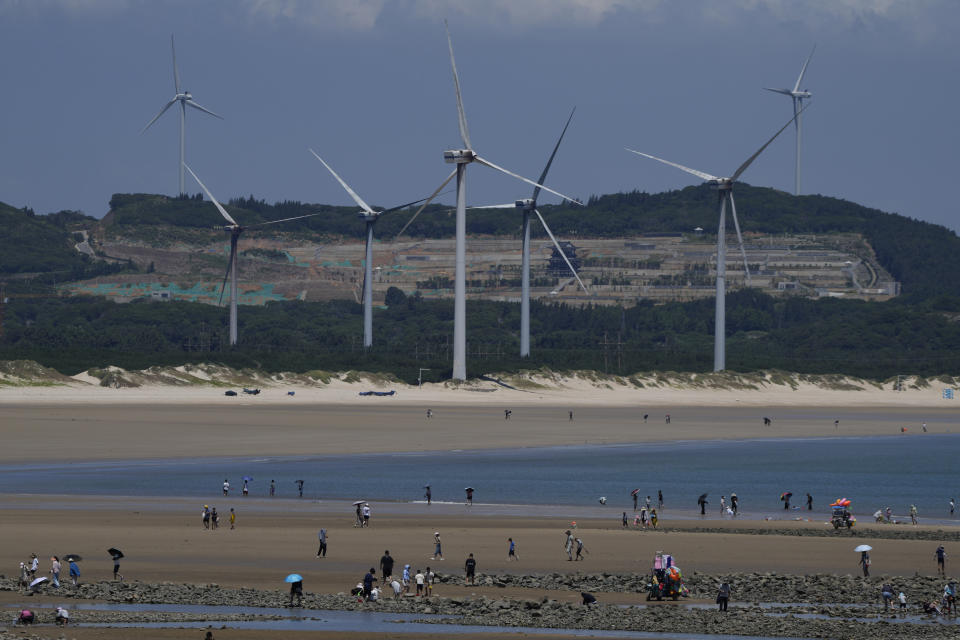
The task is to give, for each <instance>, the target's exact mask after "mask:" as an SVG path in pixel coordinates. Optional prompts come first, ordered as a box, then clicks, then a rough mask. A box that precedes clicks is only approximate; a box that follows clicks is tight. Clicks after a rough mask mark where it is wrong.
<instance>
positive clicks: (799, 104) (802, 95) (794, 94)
mask: <svg viewBox="0 0 960 640" xmlns="http://www.w3.org/2000/svg"><path fill="white" fill-rule="evenodd" d="M816 50H817V45H813V50H811V51H810V55H809V56H807V61H806V62H804V63H803V68H801V69H800V75H799V76H797V82H796V84H794V85H793V89H771V88H769V87H765V89H766V90H767V91H773V92H774V93H782V94H783V95H785V96H790V98H791V99H792V100H793V115H794V123H795V124H796V127H797V170H796V177H795V179H794V190H793V194H794V195H796V196H798V195H800V112H801V111H803V101H804V100H807V99H809V98H812V97H813V94H811V93H810V92H809V91H807V90H806V89H800V83H801V82H803V76H804V74H805V73H806V72H807V65H808V64H810V59H811V58H812V57H813V52H814V51H816Z"/></svg>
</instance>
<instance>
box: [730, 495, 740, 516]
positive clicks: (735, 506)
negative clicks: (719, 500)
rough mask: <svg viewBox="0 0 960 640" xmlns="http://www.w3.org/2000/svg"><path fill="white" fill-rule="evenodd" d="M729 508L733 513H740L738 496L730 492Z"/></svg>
mask: <svg viewBox="0 0 960 640" xmlns="http://www.w3.org/2000/svg"><path fill="white" fill-rule="evenodd" d="M730 509H731V510H732V511H733V515H737V514H738V513H740V498H738V497H737V494H735V493H731V494H730Z"/></svg>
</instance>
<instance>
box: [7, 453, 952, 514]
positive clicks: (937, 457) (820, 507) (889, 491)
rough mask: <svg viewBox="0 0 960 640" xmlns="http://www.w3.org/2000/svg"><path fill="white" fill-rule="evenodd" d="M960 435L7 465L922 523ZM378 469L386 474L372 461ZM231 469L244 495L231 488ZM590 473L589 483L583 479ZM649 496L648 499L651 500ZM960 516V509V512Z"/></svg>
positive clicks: (18, 488)
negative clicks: (734, 503)
mask: <svg viewBox="0 0 960 640" xmlns="http://www.w3.org/2000/svg"><path fill="white" fill-rule="evenodd" d="M958 457H960V435H956V434H925V435H923V436H918V437H909V438H900V437H895V436H887V437H869V438H830V439H804V440H784V439H781V440H752V441H751V440H748V441H688V442H666V443H647V444H633V445H585V446H577V447H547V448H529V449H503V450H493V451H490V450H483V451H438V452H425V453H424V452H418V453H394V454H365V455H345V456H318V457H296V456H290V457H271V458H266V457H257V458H253V457H251V458H206V459H186V460H184V459H179V460H162V459H158V460H137V461H93V462H82V463H59V462H51V463H38V464H7V465H0V486H2V487H3V491H4V492H5V493H26V494H73V495H78V494H79V495H128V496H168V497H178V496H182V497H187V496H196V497H200V498H202V499H204V500H211V501H218V502H220V503H221V504H222V503H228V504H227V506H229V505H230V504H235V502H234V501H236V500H242V499H243V498H242V497H240V496H239V495H238V494H239V488H240V486H241V485H242V482H241V480H240V478H241V476H243V475H249V476H252V477H253V478H254V480H253V481H252V482H251V483H250V487H251V496H254V497H266V496H267V494H268V490H267V488H268V486H269V484H270V480H271V479H274V480H276V483H277V487H278V497H279V498H280V499H281V500H282V499H283V498H295V497H296V491H295V485H294V480H296V479H297V478H303V479H304V480H305V481H306V485H305V498H309V499H324V500H343V501H353V500H356V499H361V498H363V499H368V500H386V501H399V502H412V501H417V500H422V496H423V485H425V484H430V485H432V487H433V498H434V500H436V501H440V502H443V501H446V502H449V503H451V504H461V502H460V501H461V500H462V495H463V488H464V487H466V486H473V487H475V488H476V490H477V491H476V494H475V499H476V501H477V502H480V503H487V504H498V505H500V504H503V505H506V504H532V505H538V504H551V505H568V506H583V507H586V506H599V501H598V500H599V498H600V497H601V496H605V497H607V506H606V509H607V510H608V512H610V513H611V514H612V513H613V512H616V510H618V509H619V510H624V509H627V510H632V500H631V498H630V491H631V490H632V489H634V488H639V489H640V490H641V491H640V495H641V496H645V495H651V496H652V497H653V502H654V504H656V495H657V493H656V492H657V489H662V490H663V492H664V497H665V504H666V508H667V509H668V510H671V509H672V511H671V516H674V517H675V516H676V514H677V509H678V507H679V508H681V509H682V510H683V511H685V512H689V511H690V510H691V509H693V508H694V507H695V502H696V497H697V496H698V495H699V494H701V493H704V492H707V493H708V494H709V497H708V499H709V501H710V504H709V505H708V507H707V510H708V513H707V517H708V518H714V519H716V518H719V517H720V511H719V500H720V496H721V495H726V496H729V495H730V492H736V493H737V495H738V496H739V498H740V504H741V511H742V514H743V516H745V517H748V518H757V517H767V516H769V517H772V518H777V519H794V518H806V517H810V518H812V519H814V520H822V519H824V518H826V514H827V512H828V509H827V506H826V505H827V504H828V503H829V502H831V501H832V500H834V499H835V498H837V497H839V494H842V495H843V496H845V497H848V498H850V499H851V500H853V507H854V511H855V512H856V513H857V514H858V515H859V516H860V517H861V518H869V514H871V513H873V511H875V510H876V509H877V508H880V507H883V506H887V505H889V506H891V507H892V508H893V510H894V514H896V515H898V516H899V517H901V518H905V517H906V516H905V514H906V513H907V509H908V507H909V505H910V504H911V503H913V504H916V505H917V507H918V509H919V511H920V516H921V523H923V524H960V519H951V518H949V516H948V508H947V502H948V499H949V497H950V496H951V495H955V492H957V491H958V487H957V483H956V475H955V461H956V460H957V459H958ZM370 469H376V473H368V472H367V470H370ZM224 478H229V479H230V482H231V485H232V487H233V492H232V494H231V495H230V496H229V497H228V498H224V497H223V496H222V494H221V492H220V487H221V485H222V483H223V479H224ZM585 478H589V479H590V480H589V481H585V480H584V479H585ZM783 491H792V492H793V493H794V497H793V504H794V505H799V504H800V502H801V501H802V499H803V494H804V493H806V492H808V491H809V492H810V493H811V494H812V495H813V496H814V499H815V502H814V506H815V510H814V511H813V512H808V511H807V510H806V509H805V508H804V509H802V510H800V509H792V510H789V511H788V510H784V509H783V508H782V506H783V503H782V502H780V501H779V496H780V494H781V493H782V492H783ZM641 503H642V499H641ZM956 515H957V516H960V511H958V513H957V514H956Z"/></svg>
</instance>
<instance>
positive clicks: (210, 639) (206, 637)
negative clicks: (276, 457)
mask: <svg viewBox="0 0 960 640" xmlns="http://www.w3.org/2000/svg"><path fill="white" fill-rule="evenodd" d="M291 393H292V392H291ZM203 640H213V631H207V633H206V635H204V636H203Z"/></svg>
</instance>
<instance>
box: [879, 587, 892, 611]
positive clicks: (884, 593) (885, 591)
mask: <svg viewBox="0 0 960 640" xmlns="http://www.w3.org/2000/svg"><path fill="white" fill-rule="evenodd" d="M880 597H881V598H883V610H884V611H888V610H889V609H890V605H891V604H892V603H893V585H892V584H890V583H889V582H885V583H883V586H882V587H880Z"/></svg>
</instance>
